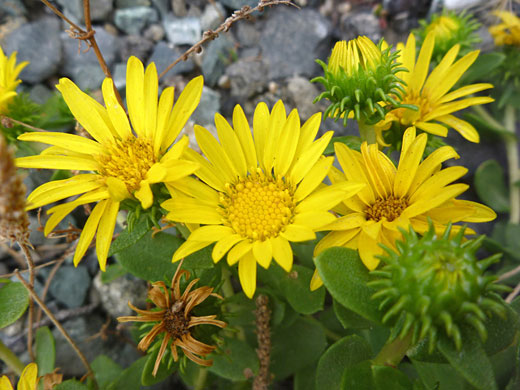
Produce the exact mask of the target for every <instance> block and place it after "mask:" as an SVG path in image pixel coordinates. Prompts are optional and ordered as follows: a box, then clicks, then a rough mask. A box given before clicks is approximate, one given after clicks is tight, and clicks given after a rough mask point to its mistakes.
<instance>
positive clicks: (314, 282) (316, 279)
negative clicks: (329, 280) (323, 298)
mask: <svg viewBox="0 0 520 390" xmlns="http://www.w3.org/2000/svg"><path fill="white" fill-rule="evenodd" d="M321 286H323V280H321V278H320V274H319V273H318V269H317V268H316V269H315V270H314V273H313V274H312V279H311V285H310V289H311V291H316V290H317V289H319V288H320V287H321Z"/></svg>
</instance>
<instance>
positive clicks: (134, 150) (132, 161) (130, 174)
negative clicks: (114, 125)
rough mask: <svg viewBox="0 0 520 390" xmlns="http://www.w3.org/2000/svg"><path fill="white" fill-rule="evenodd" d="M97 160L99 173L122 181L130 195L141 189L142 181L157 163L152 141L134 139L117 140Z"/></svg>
mask: <svg viewBox="0 0 520 390" xmlns="http://www.w3.org/2000/svg"><path fill="white" fill-rule="evenodd" d="M97 160H98V162H99V165H100V169H99V173H100V174H101V175H103V176H105V177H110V176H111V177H116V178H118V179H120V180H122V181H123V182H124V183H125V184H126V187H127V188H128V191H129V192H130V193H133V192H134V191H136V190H137V189H138V188H139V184H140V183H141V180H143V179H144V178H145V176H146V173H147V172H148V170H149V169H150V168H151V166H152V165H153V164H155V163H156V162H157V159H156V157H155V153H154V151H153V145H152V144H151V143H150V141H148V140H146V139H141V138H134V137H129V138H128V139H126V140H124V141H121V140H116V141H115V143H114V144H113V145H111V146H108V147H106V152H105V153H104V154H101V155H99V156H98V159H97Z"/></svg>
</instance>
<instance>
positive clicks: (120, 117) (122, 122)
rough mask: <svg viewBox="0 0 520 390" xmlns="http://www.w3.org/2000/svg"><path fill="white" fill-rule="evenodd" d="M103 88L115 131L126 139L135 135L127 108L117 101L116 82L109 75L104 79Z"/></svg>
mask: <svg viewBox="0 0 520 390" xmlns="http://www.w3.org/2000/svg"><path fill="white" fill-rule="evenodd" d="M101 89H102V91H103V99H104V100H105V106H106V108H107V112H108V116H109V118H110V121H111V122H112V125H113V126H114V129H115V131H116V132H117V134H118V135H119V138H121V139H122V140H126V139H128V138H129V137H133V134H132V129H131V127H130V123H129V122H128V117H127V116H126V112H125V109H124V108H123V107H121V105H120V104H119V102H118V101H117V98H116V95H115V92H114V82H113V81H112V79H110V78H108V77H107V78H106V79H105V81H103V85H102V87H101Z"/></svg>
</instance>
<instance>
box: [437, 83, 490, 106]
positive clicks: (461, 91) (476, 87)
mask: <svg viewBox="0 0 520 390" xmlns="http://www.w3.org/2000/svg"><path fill="white" fill-rule="evenodd" d="M489 88H493V84H489V83H479V84H471V85H465V86H464V87H460V88H458V89H456V90H455V91H453V92H450V93H448V94H446V95H444V96H443V97H442V98H441V99H440V100H439V103H447V102H451V101H452V100H455V99H458V98H461V97H464V96H467V95H471V94H474V93H476V92H480V91H483V90H485V89H489Z"/></svg>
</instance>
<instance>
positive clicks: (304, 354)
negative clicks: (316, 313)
mask: <svg viewBox="0 0 520 390" xmlns="http://www.w3.org/2000/svg"><path fill="white" fill-rule="evenodd" d="M271 345H272V350H271V372H272V373H273V374H274V376H275V378H274V380H275V381H279V380H282V379H284V378H286V377H288V376H289V375H291V374H294V373H295V372H297V371H299V370H301V369H303V368H304V367H307V366H309V365H311V364H313V363H314V362H316V361H317V360H318V358H319V357H320V355H321V353H322V352H323V350H324V349H325V347H326V346H327V340H326V338H325V332H324V330H323V327H322V326H321V325H320V324H319V323H318V321H313V320H311V319H307V318H298V319H297V320H296V321H295V322H294V323H293V324H292V325H291V326H288V327H284V328H277V329H275V330H274V331H273V334H272V338H271Z"/></svg>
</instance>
